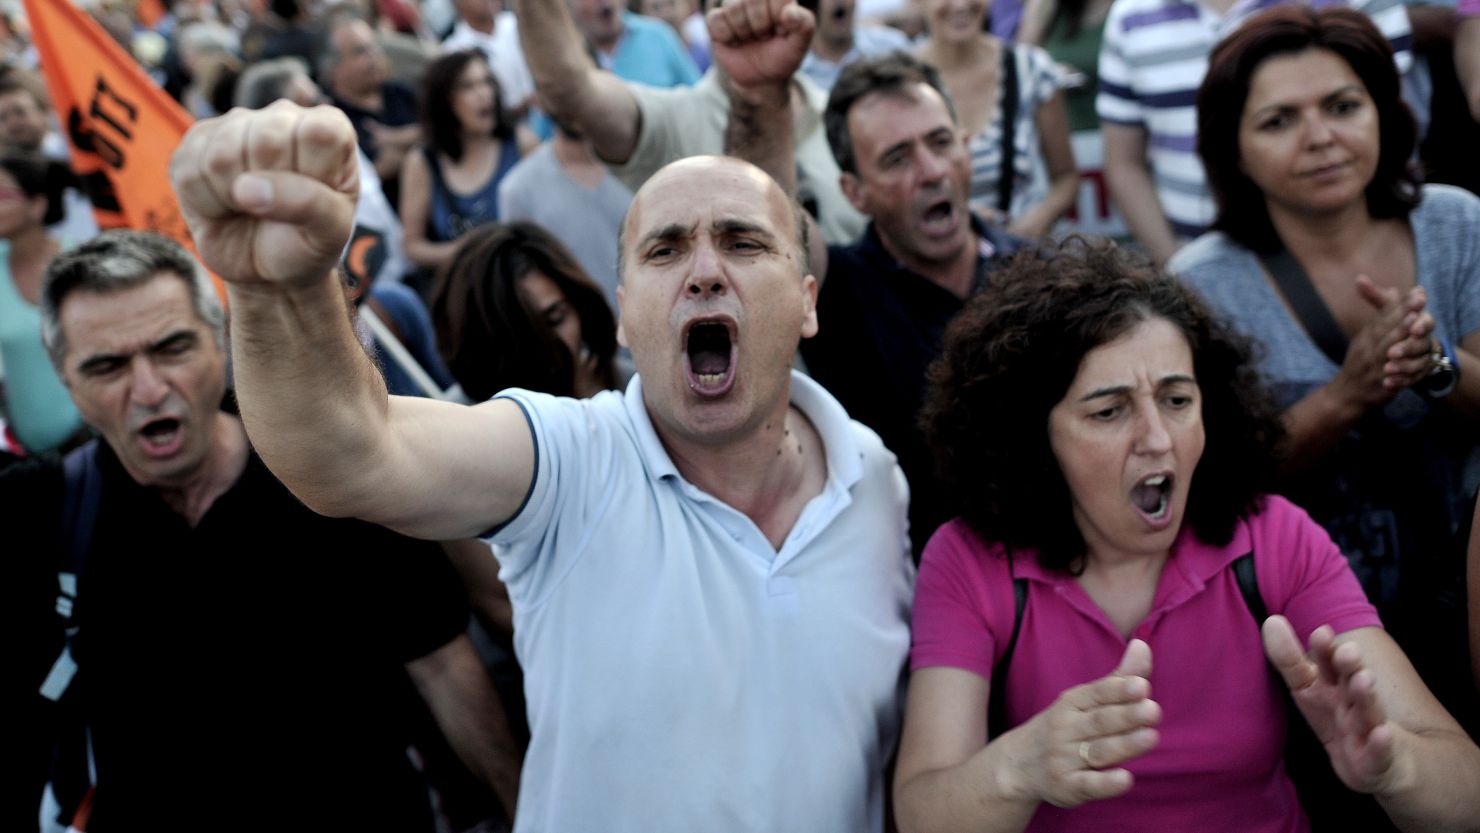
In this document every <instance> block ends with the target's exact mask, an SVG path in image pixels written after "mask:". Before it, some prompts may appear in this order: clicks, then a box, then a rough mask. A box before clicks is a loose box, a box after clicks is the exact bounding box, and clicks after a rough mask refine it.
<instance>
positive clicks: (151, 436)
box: [144, 428, 180, 448]
mask: <svg viewBox="0 0 1480 833" xmlns="http://www.w3.org/2000/svg"><path fill="white" fill-rule="evenodd" d="M178 433H180V429H178V428H171V429H170V430H168V431H148V432H145V434H144V442H146V443H149V444H150V445H152V446H155V447H157V448H163V447H164V446H167V445H169V444H170V443H172V442H174V441H175V435H176V434H178Z"/></svg>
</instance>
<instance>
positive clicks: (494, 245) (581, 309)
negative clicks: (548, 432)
mask: <svg viewBox="0 0 1480 833" xmlns="http://www.w3.org/2000/svg"><path fill="white" fill-rule="evenodd" d="M530 272H539V273H541V274H543V275H545V276H546V277H548V278H549V279H550V280H552V281H554V282H555V285H556V286H558V287H560V291H561V292H562V293H564V294H565V300H566V302H567V303H569V304H570V305H571V308H572V309H574V310H575V314H576V315H577V316H578V317H579V318H580V320H581V340H582V341H583V342H585V345H586V348H587V349H589V350H590V351H591V354H592V355H593V356H595V357H596V372H597V376H598V377H599V378H600V380H601V382H602V384H603V385H604V386H606V387H608V388H611V387H615V386H616V374H615V371H614V370H613V367H612V359H613V357H614V356H615V355H616V352H617V325H616V321H615V320H614V318H613V316H612V311H611V307H610V306H608V305H607V302H606V296H605V295H603V294H602V292H601V289H600V288H599V287H597V285H596V284H595V283H594V282H593V281H592V280H591V278H589V277H588V276H587V275H586V272H585V270H583V269H582V268H581V265H580V263H579V262H577V261H576V259H575V256H574V255H572V254H571V253H570V250H568V249H566V248H565V246H564V245H562V244H561V243H560V241H559V240H556V239H555V237H554V236H553V235H551V234H550V233H549V232H548V231H545V230H544V229H543V228H541V227H540V226H538V225H535V224H534V223H528V222H522V221H521V222H512V223H486V224H484V225H481V226H478V227H477V228H475V229H473V230H472V231H469V232H468V233H467V234H466V235H464V236H463V237H462V238H461V240H460V241H459V245H458V249H457V254H455V255H454V256H453V258H452V261H451V262H450V263H449V264H448V265H447V268H446V269H444V270H442V271H441V272H440V273H439V274H438V277H437V282H436V284H435V285H434V286H433V288H432V296H431V304H430V307H431V313H432V323H433V326H434V327H435V329H436V332H437V347H438V348H439V350H440V352H441V353H442V358H443V359H445V360H446V362H447V369H448V370H449V371H450V372H451V373H452V377H453V378H454V379H456V380H457V383H458V384H459V385H461V386H462V389H463V391H464V392H465V393H467V394H468V396H469V397H471V398H472V400H473V401H475V402H479V401H482V400H484V399H487V398H489V397H490V396H493V395H494V394H495V393H498V392H499V391H501V390H504V389H505V388H513V387H519V388H527V389H529V390H536V391H542V392H544V393H553V394H556V395H557V396H570V395H572V394H573V393H574V392H575V362H576V357H575V356H572V355H571V354H570V349H569V348H568V347H566V346H565V342H563V341H561V340H560V338H559V336H557V335H556V334H555V332H554V331H553V330H551V328H550V325H549V324H548V323H546V322H545V320H544V318H543V317H542V316H541V315H540V314H539V311H537V310H533V309H530V308H529V306H528V304H526V303H525V300H524V294H523V293H522V292H520V291H519V281H520V279H521V278H523V277H524V276H525V275H527V274H529V273H530Z"/></svg>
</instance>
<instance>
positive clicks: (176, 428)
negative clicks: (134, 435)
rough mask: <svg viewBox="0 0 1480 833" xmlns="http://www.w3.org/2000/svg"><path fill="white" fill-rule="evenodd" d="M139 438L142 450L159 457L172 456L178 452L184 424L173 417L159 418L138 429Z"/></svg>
mask: <svg viewBox="0 0 1480 833" xmlns="http://www.w3.org/2000/svg"><path fill="white" fill-rule="evenodd" d="M138 433H139V438H140V439H141V440H143V443H144V450H145V451H147V452H149V453H152V454H159V455H169V454H173V453H174V452H175V451H176V450H178V448H179V445H180V440H181V437H182V436H183V435H184V423H182V422H181V421H180V420H178V419H176V418H175V417H160V418H159V419H152V420H150V421H148V422H146V423H144V427H143V428H140V429H139V432H138Z"/></svg>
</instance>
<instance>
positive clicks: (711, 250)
mask: <svg viewBox="0 0 1480 833" xmlns="http://www.w3.org/2000/svg"><path fill="white" fill-rule="evenodd" d="M728 288H729V279H728V278H726V277H725V270H724V264H723V263H721V261H720V257H719V252H718V251H717V250H716V249H715V247H714V244H712V243H710V242H707V241H704V242H700V243H699V244H698V245H696V246H695V247H694V259H693V261H692V263H691V264H690V267H689V278H688V283H687V285H686V286H685V287H684V290H685V291H686V292H688V294H689V295H690V296H693V297H696V298H704V297H709V296H711V295H723V294H724V293H725V291H726V290H727V289H728Z"/></svg>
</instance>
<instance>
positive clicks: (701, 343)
mask: <svg viewBox="0 0 1480 833" xmlns="http://www.w3.org/2000/svg"><path fill="white" fill-rule="evenodd" d="M684 352H685V359H686V364H687V367H686V368H685V370H687V371H688V377H689V388H690V389H692V390H693V391H694V392H695V393H698V394H700V395H701V396H720V395H722V394H724V393H725V392H727V391H728V390H729V389H730V385H732V384H733V383H734V381H735V339H734V337H733V335H732V333H731V331H730V326H729V325H728V324H726V323H725V322H723V321H698V322H695V323H694V324H692V325H690V326H689V329H688V333H687V334H686V336H685V338H684Z"/></svg>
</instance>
